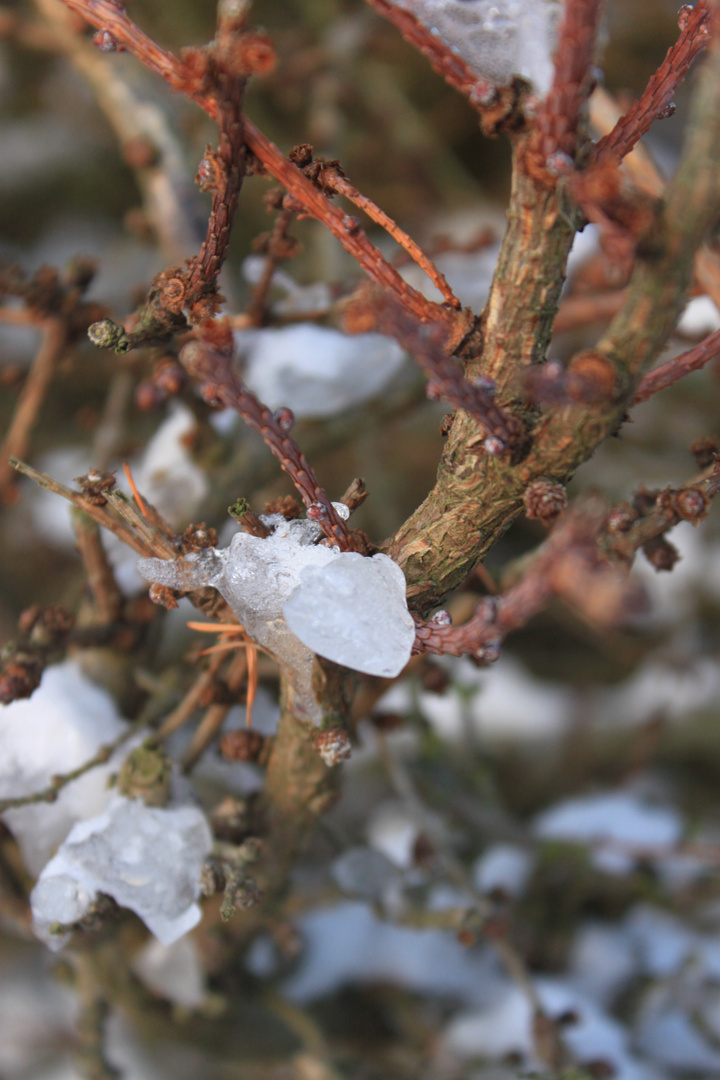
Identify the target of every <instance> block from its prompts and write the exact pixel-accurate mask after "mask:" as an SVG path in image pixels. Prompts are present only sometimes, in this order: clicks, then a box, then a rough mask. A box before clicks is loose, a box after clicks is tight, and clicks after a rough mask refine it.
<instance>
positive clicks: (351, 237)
mask: <svg viewBox="0 0 720 1080" xmlns="http://www.w3.org/2000/svg"><path fill="white" fill-rule="evenodd" d="M64 2H65V3H66V4H67V6H68V7H69V8H71V9H72V10H73V11H76V12H77V13H78V14H79V15H82V16H83V18H85V19H87V21H88V22H89V23H91V24H92V25H93V26H97V27H98V28H99V29H101V30H106V31H107V32H108V34H109V35H110V38H111V39H112V41H113V42H114V43H115V46H116V47H121V48H123V49H125V50H127V52H130V53H132V54H133V56H135V58H136V59H137V60H139V61H140V62H141V63H142V64H144V65H145V66H146V67H147V68H149V69H150V70H151V71H154V72H155V73H156V74H158V75H160V76H161V77H162V78H163V79H165V81H166V82H167V83H169V85H170V86H171V87H172V88H173V90H177V91H180V92H181V93H184V94H185V95H186V96H187V97H189V98H191V99H192V100H193V101H195V102H197V104H198V105H200V107H201V108H202V109H204V110H205V112H206V113H207V114H208V116H211V117H212V118H213V119H214V120H216V121H218V122H219V123H220V122H221V108H222V103H221V102H219V100H218V96H217V93H216V92H215V91H214V90H208V89H207V87H206V85H205V84H204V82H203V81H202V80H198V79H196V78H195V73H194V71H193V69H192V66H191V65H190V64H187V63H184V62H183V61H182V60H179V59H178V58H177V57H176V56H173V54H172V53H170V52H167V51H166V50H164V49H160V48H159V47H158V46H157V45H156V44H155V43H154V42H153V41H152V40H151V39H150V38H149V37H148V36H147V35H146V34H144V33H143V32H142V31H141V30H140V29H139V28H138V27H137V26H136V25H135V24H134V23H133V22H132V20H131V19H129V18H128V16H127V14H126V13H125V11H124V10H123V9H121V8H118V7H116V6H115V4H114V3H113V0H64ZM244 129H245V130H244V137H245V143H246V145H247V146H248V147H249V149H250V150H251V151H252V152H253V154H254V155H255V157H256V158H257V159H258V160H259V161H260V162H261V163H262V165H264V167H265V168H266V169H267V171H268V172H269V173H270V174H271V176H273V177H274V178H275V179H276V180H277V181H278V182H279V183H281V184H282V185H283V187H285V188H286V189H287V191H288V192H290V194H291V195H292V196H293V197H294V198H295V199H296V200H297V202H298V203H299V204H300V206H301V208H302V209H303V211H304V212H305V213H307V214H309V215H310V216H311V217H314V218H316V219H317V220H318V221H321V222H322V223H323V224H324V225H325V226H326V227H327V228H328V229H329V230H330V232H331V233H332V234H333V236H335V237H336V238H337V239H338V240H339V241H340V243H341V244H342V245H343V247H344V248H345V250H346V251H347V252H348V253H349V254H350V255H352V257H353V258H354V259H355V260H356V261H357V262H358V263H359V264H360V266H361V267H362V268H363V270H364V271H365V272H366V273H367V274H368V275H369V276H370V277H371V278H372V279H373V281H375V282H377V284H378V285H381V286H382V287H383V288H384V289H388V290H389V291H390V292H391V293H393V294H394V295H395V296H396V297H397V299H398V300H399V302H400V303H401V304H403V306H404V307H406V308H407V310H408V311H411V312H412V313H413V314H414V315H415V316H416V318H418V319H420V320H421V322H427V321H434V322H437V321H438V320H444V319H448V318H450V313H449V312H448V311H447V310H446V309H444V308H443V307H441V306H440V305H438V304H433V303H432V302H431V301H430V300H426V299H425V297H424V296H423V295H422V294H421V293H419V292H418V291H417V290H416V289H413V288H412V287H411V286H410V285H408V284H407V282H405V281H404V280H403V278H402V277H401V276H400V274H399V273H398V272H397V270H396V269H395V268H394V267H393V266H392V265H391V264H390V263H389V262H388V261H387V260H386V259H385V258H384V256H383V255H382V253H381V252H380V251H379V250H378V249H377V248H376V247H375V246H374V245H373V244H372V243H370V241H369V240H368V238H367V236H366V235H365V233H364V232H363V231H362V229H361V228H360V227H359V225H358V223H357V222H356V221H355V219H354V218H352V217H350V216H349V215H348V214H345V213H344V212H343V211H342V210H341V209H340V208H339V207H337V206H334V205H333V204H332V202H331V201H330V200H329V199H328V198H327V197H326V196H325V195H323V194H322V192H320V191H319V190H318V189H317V188H316V187H315V185H314V184H313V183H312V182H311V181H310V180H308V179H307V177H305V176H304V175H303V173H302V172H301V171H300V170H299V169H298V168H297V167H296V166H295V165H293V164H292V162H290V161H288V159H287V158H286V157H285V156H284V155H283V154H282V152H281V151H280V150H279V149H278V147H277V146H275V145H274V144H273V143H272V142H271V141H270V140H269V139H268V138H266V137H265V135H263V134H262V132H260V131H258V129H257V128H256V127H255V125H254V124H252V123H251V122H250V121H249V120H248V119H245V121H244ZM218 224H219V225H220V227H221V228H222V227H223V223H222V222H218ZM208 254H209V255H211V254H212V252H211V249H210V248H208Z"/></svg>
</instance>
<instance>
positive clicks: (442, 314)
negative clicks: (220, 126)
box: [245, 119, 452, 322]
mask: <svg viewBox="0 0 720 1080" xmlns="http://www.w3.org/2000/svg"><path fill="white" fill-rule="evenodd" d="M245 141H246V143H247V145H248V147H249V148H250V150H252V152H253V154H255V156H256V157H257V158H258V160H259V161H261V162H262V164H263V165H264V166H265V168H266V169H267V171H268V172H269V173H270V174H271V175H272V176H273V177H274V178H275V179H276V180H277V181H278V182H279V183H280V184H282V185H283V187H284V188H285V189H286V190H287V191H288V192H289V193H290V194H291V195H292V196H293V198H294V199H296V200H297V202H298V203H300V206H301V207H302V209H303V210H304V212H305V213H306V214H309V215H310V217H314V218H315V219H316V220H318V221H320V222H322V224H323V225H325V226H326V228H328V229H329V230H330V232H331V233H332V234H333V236H335V237H336V238H337V239H338V240H339V241H340V243H341V244H342V246H343V247H344V248H345V250H346V251H347V252H348V254H350V255H352V257H353V258H354V259H355V260H356V262H357V263H359V265H360V266H361V267H362V268H363V270H364V271H365V272H366V274H367V275H368V276H369V277H370V278H372V280H373V281H374V282H376V284H378V285H380V286H381V287H382V288H383V289H385V290H387V291H388V292H390V293H391V294H392V295H393V296H395V298H396V299H397V301H398V302H399V303H400V304H401V305H402V307H403V308H404V309H405V310H406V311H409V312H412V314H413V315H414V316H415V318H416V319H419V320H420V322H446V321H449V320H450V319H451V318H452V313H451V312H449V311H448V310H447V309H446V308H444V307H442V306H441V305H440V304H434V303H433V302H432V301H431V300H426V299H425V297H424V296H423V295H422V293H419V292H418V291H417V289H413V288H412V286H410V285H408V283H407V282H406V281H405V280H404V279H403V278H402V277H401V275H400V274H399V273H398V272H397V270H396V269H395V267H394V266H392V265H391V264H390V263H389V262H388V261H387V259H386V258H385V257H384V256H383V255H382V253H381V252H380V251H379V250H378V249H377V248H376V247H375V245H374V244H372V243H371V242H370V241H369V240H368V238H367V236H366V235H365V233H364V232H363V230H362V229H361V228H360V225H359V223H358V222H357V221H356V219H355V218H353V217H351V216H350V215H349V214H346V213H345V212H344V211H343V210H341V209H340V207H339V206H335V205H334V204H333V203H332V202H331V201H330V199H328V197H327V196H326V195H323V193H322V192H321V191H320V190H319V188H317V187H316V186H315V184H314V183H313V182H312V180H309V179H308V178H307V177H306V176H305V174H304V173H303V172H302V171H301V170H300V169H299V168H298V167H297V166H296V165H294V164H293V163H292V162H291V161H289V160H288V159H287V158H286V157H285V156H284V154H283V153H282V152H281V151H280V150H279V149H278V147H277V146H275V145H274V143H272V142H270V140H269V139H268V138H266V136H265V135H263V134H262V132H261V131H258V129H257V128H256V127H255V125H254V124H253V123H252V122H251V121H250V120H247V119H246V121H245Z"/></svg>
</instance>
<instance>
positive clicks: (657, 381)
mask: <svg viewBox="0 0 720 1080" xmlns="http://www.w3.org/2000/svg"><path fill="white" fill-rule="evenodd" d="M718 357H720V330H716V331H715V333H714V334H710V335H709V336H708V337H706V338H705V340H704V341H701V342H700V344H699V345H696V346H695V347H694V348H692V349H688V350H687V351H686V352H683V353H680V354H679V355H678V356H673V357H672V358H671V359H670V360H666V361H665V363H664V364H659V365H658V366H657V367H656V368H653V370H652V371H649V372H648V373H647V375H645V376H644V377H643V378H642V379H641V380H640V382H639V384H638V388H637V390H636V391H635V397H634V398H633V399H632V404H633V405H639V404H640V402H642V401H647V400H648V398H649V397H652V395H653V394H657V392H658V391H659V390H667V388H668V387H669V386H673V385H674V383H676V382H679V380H680V379H684V378H685V376H686V375H689V374H690V373H691V372H692V371H699V370H700V368H703V367H705V365H706V364H709V363H710V361H711V360H717V359H718Z"/></svg>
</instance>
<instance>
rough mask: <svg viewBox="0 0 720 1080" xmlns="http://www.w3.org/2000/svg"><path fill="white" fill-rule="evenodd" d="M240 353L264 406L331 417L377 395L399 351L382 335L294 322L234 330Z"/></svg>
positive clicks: (395, 367) (249, 383)
mask: <svg viewBox="0 0 720 1080" xmlns="http://www.w3.org/2000/svg"><path fill="white" fill-rule="evenodd" d="M235 340H236V342H237V344H238V347H239V349H240V352H241V353H243V354H245V382H246V384H247V386H249V388H250V389H251V390H252V391H253V393H255V394H257V396H258V397H259V398H260V400H261V401H264V402H265V404H266V405H267V406H268V407H269V408H270V409H278V408H280V407H281V406H287V407H288V408H290V409H292V411H293V412H294V413H295V415H296V416H297V417H299V418H302V417H322V416H334V415H335V414H336V413H339V412H342V410H343V409H347V408H349V407H350V406H351V405H357V404H359V403H361V402H363V401H367V400H368V399H369V398H372V397H374V396H375V395H376V394H379V393H380V391H381V390H382V389H383V388H384V387H385V386H386V385H387V383H388V382H389V381H390V379H391V378H392V377H393V375H395V373H396V372H397V371H398V370H399V368H400V366H401V364H402V362H403V357H404V355H405V354H404V353H403V350H402V349H401V347H400V346H399V345H398V344H397V342H396V341H393V340H392V338H389V337H385V336H383V335H382V334H356V335H349V334H341V333H340V331H339V330H333V329H330V328H329V327H326V326H314V325H311V324H310V323H300V324H296V325H294V326H287V327H284V328H282V329H279V330H276V329H265V330H246V331H243V332H242V333H238V334H236V335H235Z"/></svg>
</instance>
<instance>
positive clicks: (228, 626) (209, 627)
mask: <svg viewBox="0 0 720 1080" xmlns="http://www.w3.org/2000/svg"><path fill="white" fill-rule="evenodd" d="M185 625H186V626H187V628H188V630H199V631H200V633H201V634H244V633H245V628H244V627H243V626H241V625H240V623H219V622H188V623H185Z"/></svg>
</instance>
